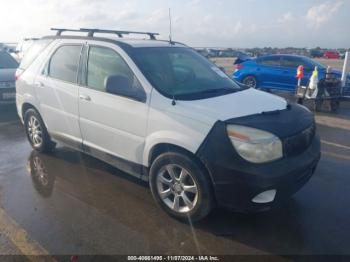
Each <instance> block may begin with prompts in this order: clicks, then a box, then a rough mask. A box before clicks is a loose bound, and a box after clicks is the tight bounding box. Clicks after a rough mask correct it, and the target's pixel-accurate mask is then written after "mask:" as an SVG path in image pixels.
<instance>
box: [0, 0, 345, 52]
mask: <svg viewBox="0 0 350 262" xmlns="http://www.w3.org/2000/svg"><path fill="white" fill-rule="evenodd" d="M169 8H171V13H172V32H173V34H172V38H173V40H176V41H180V42H184V43H186V44H188V45H190V46H193V47H234V48H239V47H242V48H243V47H246V48H247V47H265V46H269V47H288V46H293V47H309V48H311V47H316V46H320V47H324V48H339V47H345V48H350V0H187V1H185V0H147V1H146V0H0V42H18V41H20V40H21V39H23V38H25V37H41V36H43V35H48V34H52V33H51V32H50V30H49V29H50V28H51V27H65V28H81V27H90V28H104V29H116V30H137V31H151V32H159V33H160V34H161V37H160V38H162V39H168V38H169V15H168V13H169Z"/></svg>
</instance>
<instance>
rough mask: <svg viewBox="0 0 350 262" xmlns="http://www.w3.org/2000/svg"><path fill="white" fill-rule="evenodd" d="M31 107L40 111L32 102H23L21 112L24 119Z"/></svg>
mask: <svg viewBox="0 0 350 262" xmlns="http://www.w3.org/2000/svg"><path fill="white" fill-rule="evenodd" d="M29 109H34V110H35V111H36V112H38V114H39V115H40V113H39V110H38V109H37V108H36V107H35V106H34V105H33V104H31V103H29V102H25V103H23V104H22V108H21V114H22V121H24V114H25V113H26V112H27V111H28V110H29Z"/></svg>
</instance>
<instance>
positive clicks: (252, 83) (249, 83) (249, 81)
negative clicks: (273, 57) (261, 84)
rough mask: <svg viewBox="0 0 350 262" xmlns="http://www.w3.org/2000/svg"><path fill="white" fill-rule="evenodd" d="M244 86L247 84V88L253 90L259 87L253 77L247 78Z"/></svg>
mask: <svg viewBox="0 0 350 262" xmlns="http://www.w3.org/2000/svg"><path fill="white" fill-rule="evenodd" d="M243 84H245V85H246V86H249V87H251V88H256V86H257V84H256V79H255V77H253V76H247V77H246V78H244V80H243Z"/></svg>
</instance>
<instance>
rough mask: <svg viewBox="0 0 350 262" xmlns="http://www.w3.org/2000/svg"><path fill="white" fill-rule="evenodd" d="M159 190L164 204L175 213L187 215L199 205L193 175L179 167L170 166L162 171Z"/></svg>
mask: <svg viewBox="0 0 350 262" xmlns="http://www.w3.org/2000/svg"><path fill="white" fill-rule="evenodd" d="M157 189H158V194H159V197H160V199H161V200H162V201H163V203H164V204H166V205H167V206H168V207H169V208H170V209H171V210H173V211H175V212H179V213H187V212H189V211H191V210H192V209H193V208H194V207H195V206H196V204H197V200H198V187H197V184H196V182H195V180H194V179H193V177H192V175H191V174H190V173H189V172H188V171H187V170H186V169H185V168H183V167H181V166H179V165H174V164H169V165H166V166H164V167H163V168H161V169H160V171H159V173H158V175H157Z"/></svg>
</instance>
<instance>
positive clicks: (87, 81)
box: [79, 43, 148, 174]
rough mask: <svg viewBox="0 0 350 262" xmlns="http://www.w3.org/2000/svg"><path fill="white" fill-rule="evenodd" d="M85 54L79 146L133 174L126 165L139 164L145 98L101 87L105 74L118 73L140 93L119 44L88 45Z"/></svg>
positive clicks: (140, 161)
mask: <svg viewBox="0 0 350 262" xmlns="http://www.w3.org/2000/svg"><path fill="white" fill-rule="evenodd" d="M86 57H87V59H86V60H87V62H86V66H85V67H86V70H85V73H84V76H85V77H84V78H83V79H82V86H81V87H80V90H79V97H80V99H79V111H80V121H79V122H80V127H81V132H82V137H83V146H84V148H85V150H87V151H89V152H90V153H92V154H93V155H95V156H96V157H98V158H100V159H103V160H105V161H107V162H110V163H112V164H115V163H117V164H118V165H119V166H120V167H121V169H123V170H124V171H128V172H130V173H134V174H135V169H132V170H130V169H129V168H133V167H135V168H137V167H139V166H140V165H141V164H142V156H143V148H144V141H145V136H146V129H147V117H148V99H147V101H144V102H140V101H136V100H134V99H133V98H131V97H123V96H119V95H115V94H111V93H108V92H107V90H106V86H105V82H106V79H107V77H108V76H111V75H121V76H124V77H127V78H129V79H130V81H131V82H132V83H133V88H136V89H139V90H140V92H144V90H143V87H142V86H141V84H140V82H139V80H138V77H137V76H136V74H135V73H134V71H133V70H132V69H131V68H133V67H135V65H131V63H132V62H131V60H130V59H129V58H128V56H127V55H126V54H125V53H124V52H123V51H122V50H121V49H120V48H119V47H117V46H116V45H113V44H108V43H98V44H96V45H93V44H91V45H89V46H88V47H87V55H86ZM126 60H129V61H128V62H126ZM120 163H122V164H125V163H129V164H130V166H127V165H120ZM137 172H138V171H137V170H136V173H137Z"/></svg>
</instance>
